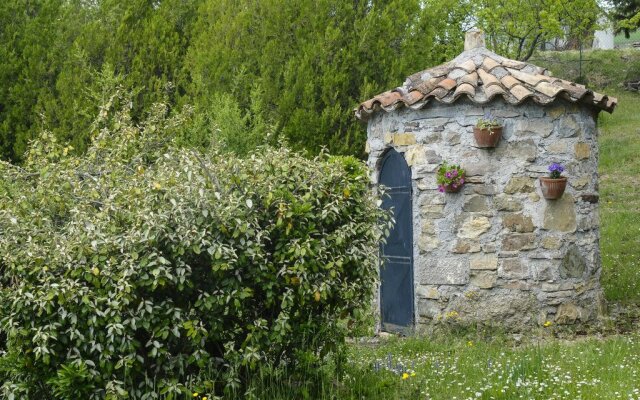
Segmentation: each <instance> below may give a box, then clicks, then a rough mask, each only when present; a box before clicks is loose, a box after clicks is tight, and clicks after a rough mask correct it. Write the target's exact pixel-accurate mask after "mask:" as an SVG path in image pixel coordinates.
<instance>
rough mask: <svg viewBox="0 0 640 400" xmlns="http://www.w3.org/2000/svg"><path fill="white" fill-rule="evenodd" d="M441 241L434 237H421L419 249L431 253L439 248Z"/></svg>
mask: <svg viewBox="0 0 640 400" xmlns="http://www.w3.org/2000/svg"><path fill="white" fill-rule="evenodd" d="M438 245H440V240H438V238H437V237H435V236H432V235H420V237H419V238H418V249H419V250H420V251H421V252H429V251H433V250H435V249H437V248H438Z"/></svg>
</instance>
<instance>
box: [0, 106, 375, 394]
mask: <svg viewBox="0 0 640 400" xmlns="http://www.w3.org/2000/svg"><path fill="white" fill-rule="evenodd" d="M128 103H129V101H128V99H127V98H123V97H121V96H118V95H115V96H113V97H112V98H111V101H110V102H109V104H110V105H111V106H110V107H105V108H102V109H101V110H100V113H99V114H100V117H99V119H98V120H97V121H96V122H95V124H94V125H93V132H94V139H93V141H92V143H91V146H90V147H89V148H88V150H87V152H86V153H85V154H84V155H82V156H74V155H72V154H71V152H70V149H69V147H68V146H65V145H63V144H61V143H59V142H58V141H57V140H56V139H55V137H54V136H53V135H52V134H51V133H49V132H45V133H44V134H43V135H42V136H41V137H40V138H39V139H38V140H37V141H35V142H34V143H33V145H32V147H31V148H30V150H29V152H28V154H27V157H26V160H25V163H24V165H23V166H21V167H17V166H13V165H11V164H7V163H2V164H0V232H2V236H1V237H0V272H1V273H2V275H1V276H0V288H1V292H0V307H1V311H2V312H1V314H0V315H1V317H0V331H1V332H3V333H4V334H6V337H7V344H6V354H4V355H2V356H1V357H0V381H1V382H3V383H2V385H1V387H2V394H0V397H2V398H7V399H12V398H24V399H26V398H29V399H44V398H57V399H77V398H86V399H88V398H91V399H102V398H107V399H121V398H133V399H153V398H159V397H160V396H162V398H167V399H171V398H178V397H181V396H183V395H185V394H188V395H190V393H191V390H193V388H199V391H200V393H206V394H208V395H209V396H212V395H215V394H222V393H227V394H229V395H231V394H233V393H236V392H238V393H244V390H245V389H246V388H247V385H248V383H247V382H248V381H247V379H248V378H249V377H251V376H252V375H253V374H254V373H256V371H257V369H258V367H261V368H265V367H266V366H267V365H268V366H269V368H273V369H274V370H275V369H278V368H287V370H289V371H296V370H298V369H304V368H312V367H314V366H317V365H323V364H324V363H325V362H326V357H330V358H336V357H340V354H341V349H342V345H343V343H344V338H345V336H346V335H348V334H349V333H350V332H351V327H353V326H357V325H358V323H359V321H360V320H362V319H363V318H365V317H366V316H367V313H368V310H369V306H370V304H371V301H372V295H373V288H374V282H375V280H376V277H377V263H376V254H377V244H378V243H379V240H380V238H381V237H382V233H383V226H381V225H380V224H382V223H384V221H385V216H386V214H383V212H382V211H380V209H379V207H378V203H377V202H376V200H375V198H374V197H373V195H372V194H371V190H370V186H369V182H368V175H367V172H366V169H365V167H364V165H363V164H362V163H361V162H360V161H357V160H355V159H353V158H332V157H329V156H327V155H325V154H322V155H320V156H318V157H316V158H314V159H307V158H303V157H301V156H298V155H296V154H295V153H292V152H291V151H288V150H284V149H283V150H273V149H270V148H263V149H262V150H261V152H260V153H259V154H255V155H252V156H251V157H247V158H238V157H234V156H231V155H229V154H220V153H219V152H218V150H217V149H216V146H212V147H211V149H210V150H209V151H208V152H207V153H199V152H197V151H194V150H191V149H188V148H181V147H178V146H176V145H174V143H173V140H172V137H174V136H176V133H177V132H179V131H180V130H181V129H182V126H183V123H184V121H185V120H187V119H188V118H189V115H188V114H184V113H181V114H177V115H176V116H174V117H171V118H167V117H166V114H167V108H166V107H164V106H162V105H157V106H155V107H153V109H152V112H150V113H149V114H148V115H147V117H146V118H145V120H144V122H142V123H141V124H140V125H134V124H132V121H131V117H130V115H129V107H127V106H126V105H127V104H128ZM117 104H124V105H125V107H124V108H116V109H115V110H114V107H115V105H117Z"/></svg>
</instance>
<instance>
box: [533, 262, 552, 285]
mask: <svg viewBox="0 0 640 400" xmlns="http://www.w3.org/2000/svg"><path fill="white" fill-rule="evenodd" d="M530 269H531V277H532V279H533V280H535V281H550V280H555V279H557V277H558V276H557V262H553V261H539V260H536V262H535V263H531V265H530Z"/></svg>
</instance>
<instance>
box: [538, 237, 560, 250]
mask: <svg viewBox="0 0 640 400" xmlns="http://www.w3.org/2000/svg"><path fill="white" fill-rule="evenodd" d="M541 245H542V248H544V249H547V250H558V249H559V248H560V247H561V246H562V239H561V238H559V237H557V236H545V237H543V238H542V241H541Z"/></svg>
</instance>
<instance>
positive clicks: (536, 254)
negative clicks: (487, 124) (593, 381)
mask: <svg viewBox="0 0 640 400" xmlns="http://www.w3.org/2000/svg"><path fill="white" fill-rule="evenodd" d="M487 111H490V112H491V113H492V114H493V115H495V116H497V117H498V118H499V119H500V120H502V121H503V124H504V132H503V137H502V140H501V142H500V144H499V146H498V147H497V148H496V149H481V148H477V147H475V141H474V139H473V132H472V128H473V125H474V124H475V123H476V121H477V119H478V118H479V117H480V116H482V115H484V113H485V112H487ZM595 118H596V114H595V113H594V112H593V111H592V109H591V108H589V107H586V106H579V105H575V104H570V103H568V102H564V101H562V100H556V101H555V102H554V103H552V104H549V105H547V106H540V105H537V104H533V103H527V104H523V105H520V106H512V105H510V104H508V103H506V102H504V101H502V99H500V100H495V101H492V102H491V103H489V104H485V105H484V106H480V105H477V104H474V103H472V102H470V101H468V100H466V101H458V102H456V103H455V104H453V105H446V104H440V103H435V102H432V104H430V105H429V106H428V107H427V108H425V109H423V110H409V109H406V108H402V109H400V110H397V111H393V112H389V113H387V112H382V111H380V112H378V113H376V114H375V115H374V116H372V118H371V119H370V121H369V125H368V142H367V151H368V152H369V165H370V167H371V168H372V171H374V172H373V176H372V179H373V180H374V182H375V180H376V178H377V174H378V172H379V165H378V164H379V161H380V160H381V157H382V156H383V154H384V151H385V150H386V149H388V148H390V147H394V148H395V149H396V150H397V151H400V152H403V153H404V156H405V159H406V161H407V163H408V164H409V166H410V168H411V170H412V178H413V208H414V209H413V214H414V227H413V229H414V238H415V239H414V240H415V243H414V281H415V293H416V304H415V306H416V307H415V309H416V314H417V315H416V320H417V322H418V324H422V325H424V324H427V325H429V324H432V323H433V322H437V321H442V320H447V319H456V320H460V321H476V320H479V321H484V322H487V323H500V324H506V325H509V326H511V327H513V328H516V329H517V328H518V327H522V326H527V325H533V324H543V323H544V322H545V321H552V322H554V323H558V324H564V323H576V322H585V321H588V320H591V319H592V318H594V317H595V316H597V315H598V314H599V313H600V310H601V307H602V295H601V290H600V286H599V278H600V254H599V247H598V241H599V217H598V176H597V170H598V169H597V166H598V147H597V129H596V122H595ZM443 160H446V161H448V162H449V163H454V164H461V165H462V167H463V168H466V170H467V179H466V182H467V183H466V184H465V187H464V190H463V191H461V192H460V193H455V194H449V193H446V194H445V193H440V192H438V190H437V184H436V177H435V171H436V169H437V168H438V166H439V164H440V163H441V162H442V161H443ZM552 162H558V163H561V164H563V165H564V166H565V168H566V171H565V173H564V174H563V175H564V176H566V177H568V179H569V182H568V185H567V190H566V191H565V194H564V196H563V197H562V198H561V199H560V200H545V199H544V198H543V197H542V195H541V190H540V184H539V181H538V179H537V178H538V177H539V176H545V175H546V174H547V166H548V165H549V164H551V163H552Z"/></svg>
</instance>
